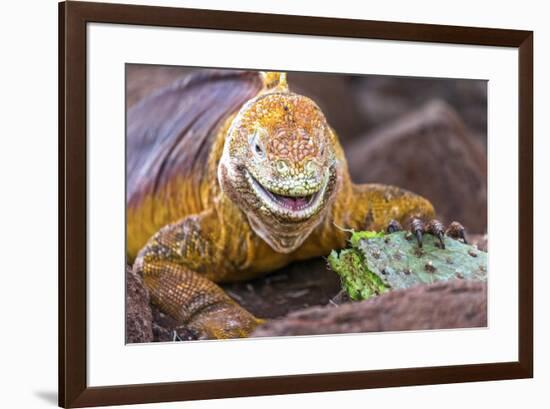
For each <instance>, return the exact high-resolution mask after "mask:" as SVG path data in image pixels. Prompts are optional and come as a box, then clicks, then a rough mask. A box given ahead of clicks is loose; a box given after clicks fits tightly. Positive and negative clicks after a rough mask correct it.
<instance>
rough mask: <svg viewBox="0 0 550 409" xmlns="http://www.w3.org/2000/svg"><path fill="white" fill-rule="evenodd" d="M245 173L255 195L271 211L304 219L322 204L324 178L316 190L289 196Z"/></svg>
mask: <svg viewBox="0 0 550 409" xmlns="http://www.w3.org/2000/svg"><path fill="white" fill-rule="evenodd" d="M246 175H247V179H248V181H249V183H250V185H251V186H252V188H253V190H254V192H255V193H256V195H257V196H258V197H259V198H260V199H261V200H262V202H263V203H264V204H265V205H266V206H267V207H268V208H269V209H270V210H271V211H273V212H274V213H277V214H281V215H283V216H286V217H289V218H291V219H306V218H308V217H310V216H312V215H313V214H315V213H316V212H317V210H318V209H319V208H320V206H321V204H322V200H321V199H322V196H323V195H324V192H325V188H326V185H327V183H326V178H324V180H323V183H322V184H321V186H320V187H319V189H318V190H317V191H316V192H313V193H311V194H308V195H305V196H290V195H282V194H279V193H275V192H273V191H272V190H269V189H268V188H267V187H265V186H264V185H262V184H261V183H260V182H259V181H258V180H257V179H256V178H255V177H254V176H252V174H251V173H250V172H248V171H247V172H246Z"/></svg>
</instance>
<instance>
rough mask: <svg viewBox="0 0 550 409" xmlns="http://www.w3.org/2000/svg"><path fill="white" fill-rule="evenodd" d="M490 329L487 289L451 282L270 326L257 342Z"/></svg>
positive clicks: (481, 285)
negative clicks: (383, 332) (268, 339)
mask: <svg viewBox="0 0 550 409" xmlns="http://www.w3.org/2000/svg"><path fill="white" fill-rule="evenodd" d="M485 326H487V287H486V284H485V283H482V282H477V281H460V280H457V281H449V282H440V283H436V284H432V285H423V286H417V287H413V288H409V289H407V290H399V291H391V292H389V293H386V294H384V295H381V296H378V297H375V298H372V299H370V300H367V301H362V302H354V303H348V304H343V305H340V306H332V305H331V306H324V307H313V308H308V309H306V310H302V311H297V312H293V313H291V314H289V315H288V316H287V317H285V318H281V319H277V320H273V321H268V322H267V323H266V324H264V325H262V326H261V327H259V328H258V329H256V331H255V332H254V333H253V334H252V336H254V337H275V336H291V335H320V334H343V333H358V332H381V331H406V330H428V329H449V328H474V327H485Z"/></svg>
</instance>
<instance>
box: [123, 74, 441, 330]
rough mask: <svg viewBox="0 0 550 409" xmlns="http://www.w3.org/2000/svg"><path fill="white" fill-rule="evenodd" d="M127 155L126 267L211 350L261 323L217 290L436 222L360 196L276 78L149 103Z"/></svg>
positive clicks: (423, 209)
mask: <svg viewBox="0 0 550 409" xmlns="http://www.w3.org/2000/svg"><path fill="white" fill-rule="evenodd" d="M127 154H128V158H127V163H128V167H127V178H128V193H127V204H128V220H127V222H128V226H127V231H128V237H127V240H128V258H129V259H130V260H133V259H134V258H135V263H134V270H135V271H136V272H138V273H140V274H142V275H143V277H144V282H145V284H146V286H147V287H148V289H149V292H150V294H151V299H152V301H153V302H154V303H156V304H158V305H159V307H160V308H161V309H162V310H164V311H165V312H167V313H169V314H170V315H172V316H173V317H174V318H176V319H178V320H179V321H180V322H182V323H183V324H185V325H187V326H188V327H189V328H191V329H192V330H194V331H196V333H197V335H199V336H200V337H203V338H231V337H243V336H247V335H248V334H249V333H250V332H251V331H252V330H253V329H254V328H255V327H256V326H257V325H258V324H259V323H260V322H261V319H258V318H256V317H254V316H253V315H252V314H250V313H249V312H248V311H246V310H244V309H243V308H242V307H240V306H239V305H238V304H237V303H236V302H235V301H233V300H232V299H231V298H230V297H228V296H227V295H226V294H225V293H224V292H223V290H222V289H221V288H220V287H219V286H217V285H216V284H215V282H229V281H236V280H246V279H249V278H252V277H256V276H258V275H261V274H265V273H267V272H270V271H273V270H275V269H278V268H281V267H283V266H285V265H286V264H288V263H290V262H292V261H295V260H303V259H308V258H312V257H318V256H324V255H327V254H328V253H329V252H330V250H331V249H334V248H342V247H344V246H345V244H346V232H345V231H344V230H343V229H356V230H360V229H368V230H380V229H383V228H385V226H386V225H387V224H388V222H389V221H390V220H392V219H395V220H398V221H401V222H405V221H406V219H409V218H410V217H413V216H414V217H422V218H430V217H432V216H433V214H434V211H433V208H432V205H431V204H430V203H429V202H428V201H426V200H425V199H423V198H422V197H420V196H417V195H415V194H413V193H410V192H407V191H405V190H402V189H399V188H396V187H391V186H383V185H376V184H368V185H354V184H353V183H352V182H351V180H350V177H349V174H348V169H347V163H346V160H345V157H344V152H343V150H342V148H341V146H340V143H339V141H338V138H337V136H336V134H335V133H334V132H333V130H332V129H331V128H330V126H329V125H328V124H327V122H326V119H325V117H324V115H323V113H322V112H321V110H320V109H319V107H318V106H317V105H316V104H315V103H314V102H313V101H312V100H310V99H309V98H307V97H304V96H300V95H297V94H294V93H292V92H291V91H290V90H289V89H288V86H287V83H286V75H285V74H282V73H253V72H219V71H201V72H200V73H199V74H194V75H191V76H189V77H188V78H187V79H185V80H184V81H183V82H180V83H176V84H175V85H173V86H171V87H169V88H167V89H165V90H162V91H160V92H159V93H157V94H155V95H153V96H151V97H148V98H146V99H144V100H143V101H142V102H141V103H140V104H138V105H137V106H136V107H135V108H132V109H131V110H130V111H129V112H128V153H127ZM365 171H368V164H366V169H365ZM139 249H141V250H140V251H139ZM138 251H139V253H138ZM136 254H137V257H136Z"/></svg>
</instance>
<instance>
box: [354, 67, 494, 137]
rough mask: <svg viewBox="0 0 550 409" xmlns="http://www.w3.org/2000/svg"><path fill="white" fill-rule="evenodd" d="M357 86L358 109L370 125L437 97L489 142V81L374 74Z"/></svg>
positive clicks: (402, 113) (360, 80) (381, 124)
mask: <svg viewBox="0 0 550 409" xmlns="http://www.w3.org/2000/svg"><path fill="white" fill-rule="evenodd" d="M355 83H356V86H355V93H354V95H355V101H354V105H356V107H357V108H356V109H357V110H359V112H361V114H362V115H363V116H364V117H365V119H366V120H367V121H368V122H367V123H368V125H369V127H373V126H374V127H379V126H385V125H386V124H388V123H391V122H393V121H395V120H397V119H399V118H400V117H402V116H403V115H406V114H407V113H409V112H412V111H414V110H416V109H418V107H419V106H422V105H423V104H425V103H427V102H429V101H430V100H432V99H434V98H437V99H441V100H444V101H445V102H446V103H448V104H449V105H450V106H452V107H453V108H454V109H455V110H456V111H457V112H458V114H459V115H460V117H461V118H462V119H463V120H464V122H465V123H466V125H467V127H468V128H469V129H471V130H472V132H473V134H474V136H475V137H476V138H477V139H478V140H479V141H480V142H481V143H482V144H483V145H484V146H485V145H486V144H487V81H485V80H472V79H451V78H415V77H394V76H387V75H370V76H364V77H359V78H358V79H357V80H356V81H355Z"/></svg>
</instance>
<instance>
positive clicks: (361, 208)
mask: <svg viewBox="0 0 550 409" xmlns="http://www.w3.org/2000/svg"><path fill="white" fill-rule="evenodd" d="M352 191H353V194H352V195H351V198H352V200H351V201H350V211H349V213H350V215H351V218H352V223H351V224H352V226H353V228H356V229H357V228H358V229H361V230H376V231H380V230H385V231H387V232H388V233H393V232H395V231H398V230H401V229H402V228H403V227H401V226H404V227H405V228H406V229H408V230H409V231H410V232H411V233H412V234H414V235H415V236H416V238H417V241H418V245H419V246H420V247H422V236H423V234H432V235H434V236H436V237H438V239H439V241H440V243H441V247H443V248H445V244H444V241H443V236H444V235H447V236H449V237H451V238H454V239H457V240H462V241H464V242H466V237H465V233H464V227H463V226H462V225H461V224H460V223H458V222H456V221H455V222H452V223H451V224H450V225H449V226H448V228H447V229H445V228H444V226H443V224H442V223H441V222H439V221H438V220H436V219H434V216H435V211H434V208H433V206H432V204H431V203H430V202H429V201H428V200H426V199H425V198H423V197H422V196H419V195H417V194H415V193H412V192H409V191H407V190H405V189H400V188H398V187H394V186H387V185H379V184H364V185H354V186H353V187H352Z"/></svg>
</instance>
